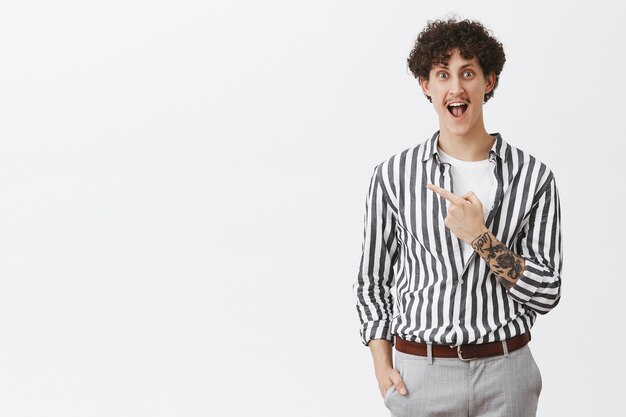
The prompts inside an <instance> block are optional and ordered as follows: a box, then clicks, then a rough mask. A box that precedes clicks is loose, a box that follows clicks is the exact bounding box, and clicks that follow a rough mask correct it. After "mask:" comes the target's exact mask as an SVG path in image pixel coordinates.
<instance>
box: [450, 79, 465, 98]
mask: <svg viewBox="0 0 626 417" xmlns="http://www.w3.org/2000/svg"><path fill="white" fill-rule="evenodd" d="M450 81H451V82H450V90H449V93H450V95H452V96H458V95H460V94H461V93H462V92H463V83H462V82H461V79H460V78H459V77H452V80H450Z"/></svg>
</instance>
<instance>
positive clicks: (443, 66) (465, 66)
mask: <svg viewBox="0 0 626 417" xmlns="http://www.w3.org/2000/svg"><path fill="white" fill-rule="evenodd" d="M475 65H476V64H463V65H461V68H460V69H465V68H468V67H473V66H475ZM434 67H435V68H443V69H450V67H449V66H447V65H444V64H436V65H434Z"/></svg>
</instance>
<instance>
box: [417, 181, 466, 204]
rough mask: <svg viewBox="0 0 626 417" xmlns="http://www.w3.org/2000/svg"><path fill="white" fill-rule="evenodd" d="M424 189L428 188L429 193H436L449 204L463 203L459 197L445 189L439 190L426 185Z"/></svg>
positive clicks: (433, 185) (435, 186)
mask: <svg viewBox="0 0 626 417" xmlns="http://www.w3.org/2000/svg"><path fill="white" fill-rule="evenodd" d="M426 188H428V189H429V190H431V191H434V192H436V193H437V194H439V195H440V196H442V197H443V198H445V199H446V200H448V201H450V202H451V203H454V204H463V203H464V202H465V200H464V199H463V198H461V197H459V196H458V195H456V194H452V193H451V192H450V191H448V190H446V189H445V188H441V187H439V186H437V185H435V184H427V185H426Z"/></svg>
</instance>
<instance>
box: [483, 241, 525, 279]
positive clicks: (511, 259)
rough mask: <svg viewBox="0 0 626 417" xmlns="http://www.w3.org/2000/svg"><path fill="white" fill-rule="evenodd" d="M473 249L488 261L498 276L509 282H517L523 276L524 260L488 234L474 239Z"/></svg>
mask: <svg viewBox="0 0 626 417" xmlns="http://www.w3.org/2000/svg"><path fill="white" fill-rule="evenodd" d="M472 247H473V248H474V250H476V252H478V254H479V255H480V256H482V257H483V258H484V259H485V260H486V261H487V263H488V264H489V267H490V268H491V271H492V272H493V273H495V274H496V275H498V276H500V277H502V278H508V279H509V280H516V279H518V278H519V277H520V276H521V275H522V258H521V257H520V256H517V255H516V254H514V253H513V252H512V251H511V250H510V249H509V248H507V247H506V246H504V244H502V243H501V242H498V241H497V240H495V241H494V239H492V238H491V235H490V234H489V233H488V232H485V233H483V234H482V235H480V236H478V237H477V238H476V239H474V240H473V241H472Z"/></svg>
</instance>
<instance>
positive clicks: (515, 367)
mask: <svg viewBox="0 0 626 417" xmlns="http://www.w3.org/2000/svg"><path fill="white" fill-rule="evenodd" d="M394 356H395V368H396V369H397V370H398V371H399V372H400V374H401V375H402V379H403V380H404V383H405V384H406V386H407V390H408V394H407V395H406V396H403V395H401V394H400V393H399V392H397V391H396V389H395V387H394V386H391V387H390V388H389V389H388V390H387V392H386V393H385V406H386V407H387V408H388V409H389V411H391V416H392V417H436V416H437V417H479V416H480V417H534V416H535V414H536V412H537V401H538V400H539V394H540V393H541V374H540V372H539V368H538V367H537V364H536V363H535V360H534V358H533V356H532V354H531V352H530V348H529V346H528V345H526V346H524V347H522V348H520V349H517V350H515V351H513V352H510V353H508V354H507V355H502V356H494V357H489V358H481V359H474V360H471V361H468V362H464V361H461V360H460V359H457V358H432V357H430V358H429V357H423V356H415V355H409V354H406V353H402V352H398V351H397V350H395V349H394Z"/></svg>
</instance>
